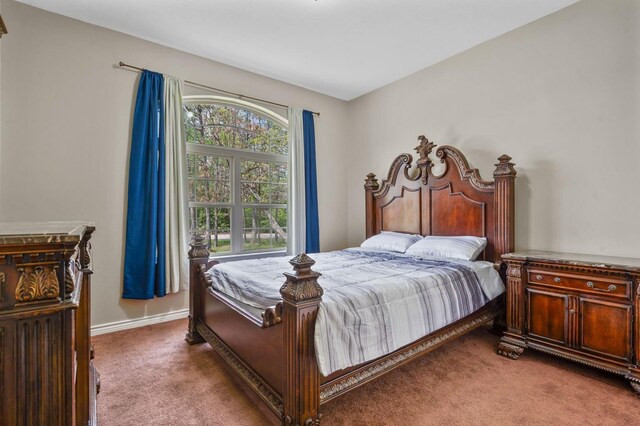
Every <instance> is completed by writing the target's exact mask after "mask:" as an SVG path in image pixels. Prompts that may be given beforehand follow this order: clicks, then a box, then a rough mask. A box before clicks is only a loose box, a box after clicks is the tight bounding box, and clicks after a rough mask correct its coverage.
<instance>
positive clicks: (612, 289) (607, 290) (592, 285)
mask: <svg viewBox="0 0 640 426" xmlns="http://www.w3.org/2000/svg"><path fill="white" fill-rule="evenodd" d="M587 287H589V288H592V289H594V290H596V291H604V292H606V293H609V292H610V291H616V290H617V289H618V287H616V286H615V285H613V284H611V285H610V286H609V288H607V289H604V288H598V287H596V285H595V284H594V283H593V281H587Z"/></svg>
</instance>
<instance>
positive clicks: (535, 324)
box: [527, 288, 569, 345]
mask: <svg viewBox="0 0 640 426" xmlns="http://www.w3.org/2000/svg"><path fill="white" fill-rule="evenodd" d="M568 302H569V296H568V295H566V294H561V293H552V292H548V291H541V290H537V289H533V288H527V320H528V321H527V329H528V334H529V336H530V337H534V338H540V339H544V340H547V341H549V342H552V343H556V344H561V345H567V344H568V333H567V328H568V311H567V307H568Z"/></svg>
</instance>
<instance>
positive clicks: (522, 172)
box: [348, 0, 640, 257]
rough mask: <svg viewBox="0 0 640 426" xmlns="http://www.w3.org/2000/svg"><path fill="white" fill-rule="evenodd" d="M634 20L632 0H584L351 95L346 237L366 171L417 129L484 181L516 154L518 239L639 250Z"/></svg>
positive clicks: (639, 77)
mask: <svg viewBox="0 0 640 426" xmlns="http://www.w3.org/2000/svg"><path fill="white" fill-rule="evenodd" d="M639 24H640V2H638V1H635V0H615V1H606V2H605V1H600V0H583V1H581V2H579V3H577V4H575V5H573V6H570V7H569V8H567V9H564V10H561V11H559V12H557V13H555V14H553V15H550V16H547V17H545V18H542V19H540V20H539V21H536V22H533V23H531V24H529V25H527V26H525V27H522V28H520V29H517V30H515V31H512V32H510V33H508V34H506V35H503V36H501V37H499V38H497V39H494V40H491V41H489V42H487V43H484V44H482V45H480V46H478V47H475V48H473V49H471V50H469V51H466V52H464V53H462V54H459V55H457V56H455V57H453V58H451V59H448V60H446V61H444V62H441V63H439V64H437V65H434V66H432V67H429V68H427V69H425V70H423V71H420V72H418V73H416V74H414V75H411V76H409V77H407V78H404V79H402V80H400V81H398V82H395V83H393V84H391V85H389V86H386V87H384V88H382V89H379V90H377V91H375V92H372V93H370V94H367V95H365V96H362V97H361V98H358V99H356V100H354V101H352V102H350V104H349V111H350V121H351V124H350V131H351V133H350V137H349V140H350V146H349V154H350V158H351V159H352V161H351V162H350V164H349V172H348V183H349V198H348V199H349V215H348V216H349V227H348V228H349V242H350V244H351V245H355V244H358V243H360V241H362V239H363V238H364V219H363V215H364V208H363V198H364V196H363V190H362V184H363V179H364V177H365V175H366V173H367V172H370V171H373V172H374V173H376V174H378V176H386V173H387V170H388V169H387V168H388V166H389V164H390V163H391V160H392V159H393V158H395V156H396V155H397V154H399V153H400V152H409V151H411V150H412V148H413V147H414V146H415V145H416V142H417V141H416V137H417V136H418V135H420V134H425V135H427V137H429V138H432V139H433V140H435V142H436V143H438V144H451V145H455V146H457V147H459V148H461V149H462V151H463V152H465V153H466V154H467V155H468V158H469V160H470V161H471V162H472V163H474V165H475V166H476V167H478V168H479V169H480V171H481V172H482V175H483V176H484V177H485V178H491V172H492V171H493V163H494V162H495V159H496V157H498V156H499V155H500V154H502V153H508V154H509V155H511V156H512V157H513V159H514V161H515V163H517V170H518V178H517V179H516V246H517V247H518V248H538V249H552V250H562V251H572V252H586V253H597V254H611V255H623V256H635V257H638V256H640V244H639V243H638V239H639V237H640V220H638V214H639V212H640V196H639V194H640V190H639V189H638V185H639V184H640V167H639V166H638V165H639V160H640V126H639V124H638V123H639V122H640V115H639V113H640V111H639V108H638V104H639V102H640V34H639V30H638V27H639ZM411 152H412V153H413V151H411Z"/></svg>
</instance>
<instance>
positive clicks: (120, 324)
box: [91, 309, 189, 336]
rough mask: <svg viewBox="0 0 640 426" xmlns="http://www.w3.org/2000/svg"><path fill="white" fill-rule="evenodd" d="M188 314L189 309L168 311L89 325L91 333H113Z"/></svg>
mask: <svg viewBox="0 0 640 426" xmlns="http://www.w3.org/2000/svg"><path fill="white" fill-rule="evenodd" d="M188 316H189V309H181V310H179V311H173V312H168V313H166V314H158V315H150V316H148V317H142V318H133V319H128V320H124V321H116V322H110V323H107V324H99V325H94V326H93V327H91V335H92V336H97V335H98V334H107V333H113V332H115V331H122V330H129V329H131V328H137V327H144V326H145V325H151V324H158V323H161V322H167V321H173V320H177V319H182V318H186V317H188Z"/></svg>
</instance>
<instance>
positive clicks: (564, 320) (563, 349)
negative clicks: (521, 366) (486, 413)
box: [498, 251, 640, 395]
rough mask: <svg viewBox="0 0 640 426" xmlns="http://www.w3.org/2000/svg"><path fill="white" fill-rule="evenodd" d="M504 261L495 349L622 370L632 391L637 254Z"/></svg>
mask: <svg viewBox="0 0 640 426" xmlns="http://www.w3.org/2000/svg"><path fill="white" fill-rule="evenodd" d="M502 259H503V260H504V261H505V262H506V265H507V270H506V274H507V331H506V332H505V333H504V336H503V337H502V339H501V341H500V345H499V346H498V353H499V354H500V355H503V356H506V357H509V358H512V359H517V358H518V357H519V356H520V355H521V354H522V352H523V351H524V349H525V348H533V349H537V350H539V351H542V352H546V353H549V354H553V355H557V356H560V357H562V358H566V359H570V360H573V361H577V362H581V363H583V364H587V365H590V366H593V367H597V368H601V369H603V370H607V371H609V372H612V373H617V374H621V375H623V376H625V377H626V378H627V379H628V380H629V381H630V383H631V386H633V388H634V389H635V391H636V392H638V394H639V395H640V344H639V342H640V285H639V281H640V259H631V258H617V257H606V256H590V255H581V254H568V253H553V252H543V251H525V252H519V253H509V254H506V255H504V256H503V257H502Z"/></svg>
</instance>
